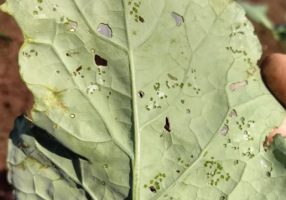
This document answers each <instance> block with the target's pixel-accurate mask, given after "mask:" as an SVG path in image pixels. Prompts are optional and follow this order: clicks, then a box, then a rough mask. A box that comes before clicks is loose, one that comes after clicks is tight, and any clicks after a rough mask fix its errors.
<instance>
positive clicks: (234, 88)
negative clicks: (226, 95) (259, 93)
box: [229, 80, 248, 92]
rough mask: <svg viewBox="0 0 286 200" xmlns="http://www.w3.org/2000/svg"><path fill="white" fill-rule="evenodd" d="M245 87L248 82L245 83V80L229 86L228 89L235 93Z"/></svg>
mask: <svg viewBox="0 0 286 200" xmlns="http://www.w3.org/2000/svg"><path fill="white" fill-rule="evenodd" d="M247 85H248V81H247V80H244V81H239V82H236V83H232V84H230V86H229V89H230V90H231V91H232V92H235V91H237V90H239V89H242V88H244V87H245V86H247Z"/></svg>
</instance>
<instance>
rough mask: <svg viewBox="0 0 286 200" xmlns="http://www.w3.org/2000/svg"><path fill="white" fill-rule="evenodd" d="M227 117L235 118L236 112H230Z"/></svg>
mask: <svg viewBox="0 0 286 200" xmlns="http://www.w3.org/2000/svg"><path fill="white" fill-rule="evenodd" d="M229 116H230V117H231V118H235V117H237V112H236V110H232V111H231V112H230V113H229Z"/></svg>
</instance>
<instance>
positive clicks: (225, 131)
mask: <svg viewBox="0 0 286 200" xmlns="http://www.w3.org/2000/svg"><path fill="white" fill-rule="evenodd" d="M228 131H229V127H228V125H226V124H225V125H224V126H223V127H222V128H221V129H220V131H219V132H220V133H221V134H222V135H223V136H225V135H226V134H227V133H228Z"/></svg>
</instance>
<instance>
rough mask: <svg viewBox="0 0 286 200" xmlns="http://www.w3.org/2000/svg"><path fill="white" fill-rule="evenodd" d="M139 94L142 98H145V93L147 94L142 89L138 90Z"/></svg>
mask: <svg viewBox="0 0 286 200" xmlns="http://www.w3.org/2000/svg"><path fill="white" fill-rule="evenodd" d="M138 95H139V97H140V98H143V97H144V95H145V93H144V92H143V91H142V90H140V91H139V92H138Z"/></svg>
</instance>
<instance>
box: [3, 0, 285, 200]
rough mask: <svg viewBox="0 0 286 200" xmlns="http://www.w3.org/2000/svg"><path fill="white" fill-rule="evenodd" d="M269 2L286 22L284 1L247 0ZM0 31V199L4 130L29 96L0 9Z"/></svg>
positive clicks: (269, 47)
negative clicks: (0, 35) (1, 35)
mask: <svg viewBox="0 0 286 200" xmlns="http://www.w3.org/2000/svg"><path fill="white" fill-rule="evenodd" d="M3 1H4V0H0V4H1V3H3ZM249 1H252V2H259V3H260V2H264V3H267V4H268V5H269V16H270V18H271V19H272V21H273V22H274V23H277V24H278V23H279V24H281V23H286V17H285V14H286V1H285V0H249ZM255 29H256V33H257V34H258V35H259V38H260V41H261V43H262V45H263V50H264V54H263V57H265V56H266V55H269V54H271V53H273V52H282V45H281V44H280V43H279V41H277V40H275V39H274V38H273V36H272V34H271V32H270V31H268V30H266V29H265V28H264V27H262V26H260V25H258V24H255ZM0 32H1V33H5V34H6V35H7V36H9V37H10V38H11V40H5V39H1V38H0V122H1V123H0V200H10V199H12V195H11V187H9V185H8V184H7V181H6V172H7V171H6V166H5V165H6V164H5V160H6V149H7V140H8V133H9V131H10V130H11V128H12V124H13V120H14V119H15V117H16V116H18V115H20V114H21V113H23V112H25V111H26V110H28V109H29V108H30V107H31V105H32V102H33V100H32V95H31V93H30V92H29V91H28V90H27V88H26V87H25V86H24V84H23V82H22V81H21V78H20V76H19V72H18V64H17V53H18V50H19V47H20V45H21V43H22V41H23V38H22V35H21V31H20V29H19V28H18V26H17V24H16V23H15V21H14V20H13V19H12V18H11V17H9V16H8V15H7V14H4V13H2V12H0Z"/></svg>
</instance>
